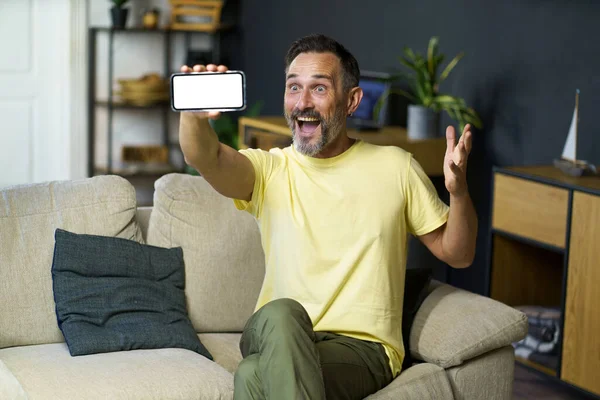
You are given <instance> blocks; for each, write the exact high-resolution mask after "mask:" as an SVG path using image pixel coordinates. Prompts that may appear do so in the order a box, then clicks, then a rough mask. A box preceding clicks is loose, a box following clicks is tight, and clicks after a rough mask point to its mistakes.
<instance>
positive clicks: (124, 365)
mask: <svg viewBox="0 0 600 400" xmlns="http://www.w3.org/2000/svg"><path fill="white" fill-rule="evenodd" d="M135 198H136V197H135V191H134V188H133V187H132V186H131V185H130V184H129V182H127V181H126V180H125V179H123V178H120V177H116V176H103V177H95V178H91V179H85V180H81V181H63V182H51V183H43V184H34V185H26V186H18V187H11V188H5V189H3V190H0V399H3V400H12V399H31V400H37V399H112V400H117V399H145V400H147V399H161V400H166V399H231V398H232V397H233V373H234V371H235V369H236V367H237V365H238V363H239V362H240V360H241V355H240V351H239V348H238V340H239V338H240V331H241V330H242V328H243V326H244V323H245V321H246V320H247V318H248V317H249V316H250V315H251V313H252V311H253V307H254V303H255V300H256V298H257V296H258V291H259V288H260V285H261V280H262V276H263V269H264V264H263V253H262V249H261V247H260V239H259V235H260V234H259V230H258V228H257V224H256V222H255V220H254V219H253V218H252V217H250V216H249V215H248V214H246V213H244V212H240V211H237V210H236V209H235V208H234V206H233V204H232V202H231V201H230V200H228V199H225V198H223V197H222V196H220V195H218V194H217V193H216V192H214V191H213V190H212V188H210V187H209V186H208V184H207V183H206V182H205V181H204V180H203V179H202V178H201V177H193V176H189V175H183V174H171V175H167V176H164V177H162V178H160V179H159V180H158V181H157V182H156V184H155V194H154V207H153V208H136V203H135ZM59 227H60V228H62V229H65V230H69V231H72V232H76V233H90V234H96V235H105V236H118V237H123V238H127V239H132V240H137V241H139V242H145V243H148V244H152V245H156V246H162V247H174V246H182V247H183V250H184V260H185V268H186V292H185V293H186V298H187V301H188V312H189V316H190V319H191V321H192V323H193V325H194V327H195V329H196V331H197V332H198V335H199V338H200V340H201V341H202V343H203V344H204V345H205V346H206V347H207V348H208V349H209V351H210V352H211V353H212V355H213V356H214V357H215V361H214V362H213V361H210V360H208V359H207V358H204V357H202V356H200V355H199V354H197V353H194V352H192V351H189V350H182V349H169V348H166V349H156V350H132V351H121V352H113V353H103V354H94V355H86V356H76V357H72V356H70V354H69V351H68V348H67V346H66V344H65V343H64V338H63V336H62V334H61V332H60V330H59V328H58V326H57V319H56V314H55V309H54V301H53V292H52V276H51V264H52V253H53V248H54V230H55V229H56V228H59ZM429 290H430V293H429V295H428V297H427V298H426V299H425V301H424V303H423V304H422V306H421V308H420V309H419V311H418V313H417V315H416V317H415V321H414V325H413V328H412V331H411V335H410V340H411V346H410V351H411V353H412V355H413V356H414V357H415V358H416V359H417V360H420V362H419V363H418V364H415V365H414V366H412V367H411V368H409V369H407V370H406V371H404V372H402V374H401V375H400V376H399V377H397V378H396V379H395V380H394V381H393V382H392V383H391V384H390V385H389V386H388V387H386V388H384V389H383V390H381V391H380V392H379V393H376V394H374V395H372V396H370V397H369V399H371V400H382V399H415V400H416V399H418V400H426V399H436V400H440V399H457V400H458V399H486V400H492V399H510V398H511V391H512V383H513V362H514V353H513V349H512V347H511V343H512V342H515V341H517V340H520V339H521V338H523V337H524V336H525V334H526V328H527V324H526V319H525V316H524V315H523V314H522V313H520V312H517V311H515V310H514V309H512V308H509V307H507V306H504V305H502V304H500V303H498V302H495V301H492V300H490V299H488V298H484V297H481V296H478V295H475V294H472V293H469V292H466V291H463V290H459V289H456V288H453V287H450V286H448V285H445V284H441V283H439V282H436V283H434V284H432V285H431V287H430V288H429Z"/></svg>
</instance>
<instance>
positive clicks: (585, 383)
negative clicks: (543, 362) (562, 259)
mask: <svg viewBox="0 0 600 400" xmlns="http://www.w3.org/2000/svg"><path fill="white" fill-rule="evenodd" d="M599 237H600V196H594V195H590V194H586V193H581V192H575V193H574V195H573V214H572V220H571V242H570V246H569V274H568V281H567V301H566V307H565V328H564V342H563V356H562V373H561V377H562V379H563V380H565V381H567V382H569V383H571V384H573V385H576V386H579V387H581V388H582V389H585V390H587V391H589V392H592V393H595V394H598V395H600V379H598V378H599V377H600V375H599V371H600V335H599V332H600V246H599V245H598V238H599Z"/></svg>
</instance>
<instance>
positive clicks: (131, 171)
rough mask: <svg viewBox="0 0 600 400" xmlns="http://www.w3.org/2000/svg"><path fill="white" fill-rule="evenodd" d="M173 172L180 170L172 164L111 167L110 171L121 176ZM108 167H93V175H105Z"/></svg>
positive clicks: (158, 174)
mask: <svg viewBox="0 0 600 400" xmlns="http://www.w3.org/2000/svg"><path fill="white" fill-rule="evenodd" d="M173 172H181V170H180V169H179V168H176V167H174V166H172V165H169V166H165V167H152V168H148V169H145V168H134V167H132V168H126V167H125V168H122V167H119V168H113V169H112V170H111V171H110V174H111V175H120V176H123V177H135V176H161V175H165V174H169V173H173ZM108 173H109V172H108V169H107V168H106V167H96V168H95V169H94V175H107V174H108Z"/></svg>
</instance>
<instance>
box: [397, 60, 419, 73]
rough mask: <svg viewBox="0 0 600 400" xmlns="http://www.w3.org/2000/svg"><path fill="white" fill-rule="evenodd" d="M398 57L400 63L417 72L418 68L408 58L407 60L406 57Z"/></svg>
mask: <svg viewBox="0 0 600 400" xmlns="http://www.w3.org/2000/svg"><path fill="white" fill-rule="evenodd" d="M398 59H399V60H400V62H401V63H402V64H404V65H405V66H406V67H408V68H410V69H412V70H414V71H416V72H419V68H418V67H417V65H416V64H415V63H413V62H411V61H409V60H407V59H405V58H401V57H399V58H398Z"/></svg>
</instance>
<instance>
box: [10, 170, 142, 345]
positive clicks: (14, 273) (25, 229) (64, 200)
mask: <svg viewBox="0 0 600 400" xmlns="http://www.w3.org/2000/svg"><path fill="white" fill-rule="evenodd" d="M135 207H136V198H135V189H134V187H133V186H132V185H131V184H130V183H129V182H128V181H127V180H125V179H124V178H121V177H117V176H97V177H94V178H89V179H83V180H75V181H58V182H47V183H38V184H31V185H21V186H13V187H8V188H3V189H2V190H0V315H1V316H2V318H0V348H4V347H12V346H21V345H31V344H43V343H60V342H63V341H64V339H63V335H62V333H61V332H60V330H59V329H58V324H57V322H56V313H55V310H54V299H53V294H52V276H51V267H52V254H53V251H54V232H55V231H56V229H57V228H61V229H65V230H68V231H70V232H74V233H88V234H94V235H103V236H116V237H121V238H125V239H130V240H135V241H138V242H142V241H143V238H142V233H141V230H140V228H139V226H138V224H137V222H136V221H135Z"/></svg>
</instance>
